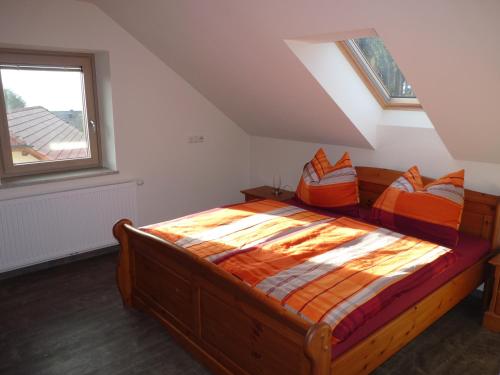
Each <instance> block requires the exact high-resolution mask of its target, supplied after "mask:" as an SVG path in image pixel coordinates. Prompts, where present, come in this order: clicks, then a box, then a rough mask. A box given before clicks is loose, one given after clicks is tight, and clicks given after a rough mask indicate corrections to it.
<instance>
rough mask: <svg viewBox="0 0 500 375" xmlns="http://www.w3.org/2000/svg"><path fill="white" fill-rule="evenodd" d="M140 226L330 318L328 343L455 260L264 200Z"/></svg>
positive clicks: (311, 315) (409, 240)
mask: <svg viewBox="0 0 500 375" xmlns="http://www.w3.org/2000/svg"><path fill="white" fill-rule="evenodd" d="M141 229H142V230H144V231H146V232H148V233H151V234H154V235H156V236H158V237H161V238H163V239H166V240H168V241H171V242H174V243H176V244H177V245H179V246H182V247H183V248H185V249H186V251H190V252H192V253H194V254H196V255H197V256H199V257H202V258H205V259H206V260H208V261H210V262H213V263H215V264H217V265H218V266H219V267H220V268H222V269H224V270H226V271H227V272H229V273H231V274H232V275H234V276H236V277H237V278H239V279H241V280H243V281H244V282H245V283H247V284H248V285H250V286H252V287H253V288H255V289H258V290H259V291H261V292H262V293H264V294H266V295H267V296H269V297H270V298H274V299H275V300H277V301H278V302H279V303H280V304H281V305H283V306H284V307H285V308H287V309H289V310H291V311H293V312H295V313H297V314H299V315H300V316H301V317H302V318H304V319H306V320H308V321H310V322H319V321H323V322H326V323H328V324H330V325H331V326H332V330H333V337H334V342H340V341H343V340H345V339H346V338H347V337H349V335H350V334H351V333H352V332H353V331H355V330H356V329H357V328H358V327H359V326H361V325H362V324H363V323H364V322H365V321H366V319H368V318H369V317H371V316H373V315H374V314H376V313H377V312H379V311H380V310H381V309H382V308H384V307H385V305H386V304H388V303H390V301H391V299H393V298H395V297H396V296H397V295H398V294H400V293H402V292H404V291H407V290H409V289H411V288H413V287H415V286H416V285H418V283H419V282H421V281H422V280H423V279H428V278H432V277H434V276H435V275H437V274H439V273H440V272H442V271H443V270H445V269H446V268H447V267H449V266H450V265H451V264H452V263H453V262H454V261H455V258H454V254H453V252H452V251H451V250H450V249H449V248H446V247H443V246H439V245H436V244H434V243H431V242H428V241H424V240H420V239H418V238H415V237H410V236H405V235H402V234H399V233H396V232H392V231H390V230H388V229H384V228H379V227H376V226H373V225H370V224H367V223H364V222H361V221H357V220H355V219H352V218H348V217H330V216H324V215H321V214H318V213H314V212H311V211H308V210H306V209H304V208H300V207H297V206H294V205H289V204H286V203H282V202H276V201H271V200H262V201H254V202H248V203H243V204H238V205H233V206H230V207H222V208H217V209H213V210H209V211H205V212H201V213H198V214H194V215H189V216H186V217H183V218H179V219H175V220H171V221H167V222H164V223H159V224H155V225H150V226H147V227H144V228H141Z"/></svg>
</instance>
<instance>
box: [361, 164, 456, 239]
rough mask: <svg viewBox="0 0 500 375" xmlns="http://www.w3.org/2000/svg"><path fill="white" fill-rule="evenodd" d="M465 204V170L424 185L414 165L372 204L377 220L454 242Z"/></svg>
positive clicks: (416, 234)
mask: <svg viewBox="0 0 500 375" xmlns="http://www.w3.org/2000/svg"><path fill="white" fill-rule="evenodd" d="M463 206H464V170H460V171H457V172H454V173H450V174H448V175H446V176H444V177H441V178H439V179H437V180H435V181H433V182H431V183H430V184H428V185H426V186H423V183H422V178H421V177H420V172H419V170H418V168H417V167H412V168H410V169H409V170H408V171H407V172H406V173H405V174H404V175H402V176H401V177H399V178H398V179H397V180H396V181H394V182H393V183H392V184H391V185H390V186H389V187H388V188H387V189H386V190H385V191H384V192H383V193H382V195H381V196H380V197H379V198H378V199H377V201H376V202H375V203H374V204H373V207H372V212H371V219H372V221H374V222H375V223H376V224H378V225H381V226H384V227H386V228H389V229H393V230H396V231H400V232H403V233H407V234H410V235H413V236H417V237H419V238H422V239H425V240H429V241H433V242H437V243H440V244H443V245H445V246H455V245H456V244H457V241H458V228H459V227H460V220H461V218H462V211H463Z"/></svg>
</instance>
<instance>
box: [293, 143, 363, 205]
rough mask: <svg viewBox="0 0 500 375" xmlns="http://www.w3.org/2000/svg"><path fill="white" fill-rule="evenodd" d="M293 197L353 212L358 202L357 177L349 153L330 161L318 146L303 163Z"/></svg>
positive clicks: (309, 203) (305, 201)
mask: <svg viewBox="0 0 500 375" xmlns="http://www.w3.org/2000/svg"><path fill="white" fill-rule="evenodd" d="M296 194H297V197H298V198H299V199H300V200H301V201H302V202H304V203H306V204H308V205H311V206H316V207H323V208H331V209H333V210H335V211H337V212H341V213H347V214H351V215H352V214H357V211H358V204H359V194H358V177H357V175H356V170H355V169H354V167H353V166H352V163H351V159H350V158H349V154H348V153H347V152H346V153H345V154H344V155H343V156H342V158H340V160H339V161H338V162H337V163H336V164H335V165H331V164H330V162H329V161H328V158H327V157H326V155H325V152H324V151H323V149H322V148H320V149H319V150H318V151H317V152H316V155H314V158H313V159H312V160H311V161H310V162H309V163H307V164H306V165H305V166H304V170H303V172H302V177H301V178H300V182H299V186H298V187H297V192H296Z"/></svg>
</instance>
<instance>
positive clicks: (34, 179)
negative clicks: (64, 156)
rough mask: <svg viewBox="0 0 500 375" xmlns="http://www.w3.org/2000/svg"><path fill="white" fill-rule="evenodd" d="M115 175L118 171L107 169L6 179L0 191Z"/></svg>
mask: <svg viewBox="0 0 500 375" xmlns="http://www.w3.org/2000/svg"><path fill="white" fill-rule="evenodd" d="M114 174H118V171H114V170H111V169H107V168H92V169H86V170H79V171H72V172H58V173H48V174H40V175H36V176H21V177H6V178H2V180H1V183H0V189H10V188H18V187H22V186H32V185H38V184H44V183H50V182H60V181H70V180H76V179H80V178H89V177H99V176H108V175H114Z"/></svg>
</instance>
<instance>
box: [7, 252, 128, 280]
mask: <svg viewBox="0 0 500 375" xmlns="http://www.w3.org/2000/svg"><path fill="white" fill-rule="evenodd" d="M119 250H120V246H119V245H114V246H108V247H103V248H101V249H96V250H91V251H85V252H83V253H78V254H74V255H69V256H67V257H63V258H58V259H53V260H49V261H46V262H42V263H37V264H33V265H31V266H27V267H22V268H16V269H15V270H11V271H6V272H1V273H0V280H5V279H10V278H12V277H16V276H20V275H25V274H28V273H32V272H36V271H41V270H45V269H47V268H52V267H57V266H60V265H63V264H67V263H73V262H76V261H79V260H83V259H88V258H94V257H97V256H99V255H104V254H110V253H117V252H118V251H119Z"/></svg>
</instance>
